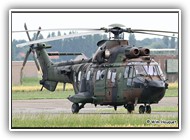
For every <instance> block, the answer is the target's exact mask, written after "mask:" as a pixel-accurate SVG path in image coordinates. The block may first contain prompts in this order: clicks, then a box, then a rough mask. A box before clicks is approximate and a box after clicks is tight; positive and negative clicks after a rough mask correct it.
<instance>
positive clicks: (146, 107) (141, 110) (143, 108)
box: [139, 105, 151, 114]
mask: <svg viewBox="0 0 190 140" xmlns="http://www.w3.org/2000/svg"><path fill="white" fill-rule="evenodd" d="M145 112H146V113H147V114H150V113H151V106H150V105H144V106H143V105H140V106H139V114H144V113H145Z"/></svg>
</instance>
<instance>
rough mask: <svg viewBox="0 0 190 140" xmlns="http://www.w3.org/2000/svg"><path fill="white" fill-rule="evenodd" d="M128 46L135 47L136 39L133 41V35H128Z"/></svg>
mask: <svg viewBox="0 0 190 140" xmlns="http://www.w3.org/2000/svg"><path fill="white" fill-rule="evenodd" d="M129 45H131V46H135V45H136V39H135V35H134V34H133V33H130V34H129Z"/></svg>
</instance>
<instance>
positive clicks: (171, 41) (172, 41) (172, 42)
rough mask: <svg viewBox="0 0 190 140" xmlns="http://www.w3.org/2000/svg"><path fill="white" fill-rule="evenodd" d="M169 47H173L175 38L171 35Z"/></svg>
mask: <svg viewBox="0 0 190 140" xmlns="http://www.w3.org/2000/svg"><path fill="white" fill-rule="evenodd" d="M173 36H174V35H173ZM170 48H175V38H174V37H172V38H171V40H170Z"/></svg>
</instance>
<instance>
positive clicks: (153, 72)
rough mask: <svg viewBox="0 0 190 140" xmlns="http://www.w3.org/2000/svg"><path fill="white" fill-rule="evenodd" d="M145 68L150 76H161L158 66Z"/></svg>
mask: <svg viewBox="0 0 190 140" xmlns="http://www.w3.org/2000/svg"><path fill="white" fill-rule="evenodd" d="M144 68H145V70H146V72H147V74H149V75H153V76H154V75H159V71H158V68H157V66H156V65H149V66H144Z"/></svg>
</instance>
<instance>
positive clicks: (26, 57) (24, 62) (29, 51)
mask: <svg viewBox="0 0 190 140" xmlns="http://www.w3.org/2000/svg"><path fill="white" fill-rule="evenodd" d="M30 53H31V49H29V50H28V51H27V53H26V56H25V58H24V61H23V64H22V67H24V66H25V64H26V62H27V59H28V56H29V55H30Z"/></svg>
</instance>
